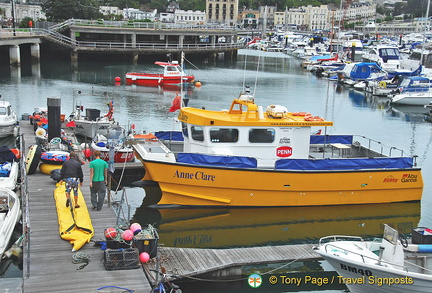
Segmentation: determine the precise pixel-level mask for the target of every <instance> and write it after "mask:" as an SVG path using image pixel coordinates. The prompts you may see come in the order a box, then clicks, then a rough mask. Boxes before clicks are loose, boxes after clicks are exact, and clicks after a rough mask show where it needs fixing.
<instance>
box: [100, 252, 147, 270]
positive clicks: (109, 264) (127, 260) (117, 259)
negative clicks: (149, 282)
mask: <svg viewBox="0 0 432 293" xmlns="http://www.w3.org/2000/svg"><path fill="white" fill-rule="evenodd" d="M104 266H105V269H106V270H108V271H112V270H130V269H137V268H139V266H140V263H139V254H138V249H136V248H120V249H109V248H108V249H105V251H104Z"/></svg>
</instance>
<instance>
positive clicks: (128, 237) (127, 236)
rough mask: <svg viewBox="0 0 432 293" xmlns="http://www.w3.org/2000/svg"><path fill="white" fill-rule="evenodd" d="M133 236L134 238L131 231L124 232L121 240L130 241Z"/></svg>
mask: <svg viewBox="0 0 432 293" xmlns="http://www.w3.org/2000/svg"><path fill="white" fill-rule="evenodd" d="M133 236H134V234H133V232H132V231H131V230H124V231H123V232H122V234H121V237H122V238H123V240H126V241H130V240H132V238H133Z"/></svg>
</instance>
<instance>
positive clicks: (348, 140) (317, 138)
mask: <svg viewBox="0 0 432 293" xmlns="http://www.w3.org/2000/svg"><path fill="white" fill-rule="evenodd" d="M352 141H353V136H352V135H311V136H310V143H311V144H324V143H343V144H352Z"/></svg>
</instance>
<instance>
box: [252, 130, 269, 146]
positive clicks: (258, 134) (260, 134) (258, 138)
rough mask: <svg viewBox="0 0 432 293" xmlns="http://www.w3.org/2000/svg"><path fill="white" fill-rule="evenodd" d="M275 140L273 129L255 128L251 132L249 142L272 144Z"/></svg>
mask: <svg viewBox="0 0 432 293" xmlns="http://www.w3.org/2000/svg"><path fill="white" fill-rule="evenodd" d="M274 140H275V131H274V129H272V128H253V129H251V130H249V142H251V143H271V142H274Z"/></svg>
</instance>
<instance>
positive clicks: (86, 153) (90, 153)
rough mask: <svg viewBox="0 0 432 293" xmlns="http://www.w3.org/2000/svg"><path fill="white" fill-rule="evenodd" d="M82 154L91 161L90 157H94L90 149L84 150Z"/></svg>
mask: <svg viewBox="0 0 432 293" xmlns="http://www.w3.org/2000/svg"><path fill="white" fill-rule="evenodd" d="M82 152H83V154H84V156H85V157H86V158H87V159H90V157H91V155H92V152H91V150H90V149H84V150H83V151H82Z"/></svg>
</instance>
